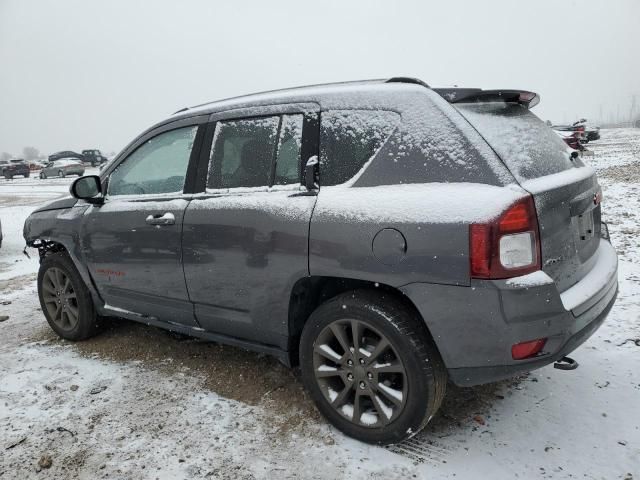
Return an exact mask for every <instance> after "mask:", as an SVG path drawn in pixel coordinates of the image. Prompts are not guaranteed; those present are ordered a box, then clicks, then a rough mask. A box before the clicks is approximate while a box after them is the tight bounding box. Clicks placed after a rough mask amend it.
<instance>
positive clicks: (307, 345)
mask: <svg viewBox="0 0 640 480" xmlns="http://www.w3.org/2000/svg"><path fill="white" fill-rule="evenodd" d="M345 319H349V320H345ZM354 320H355V321H356V322H357V323H360V324H364V325H365V329H366V328H367V327H366V326H367V325H368V326H370V328H371V329H372V331H376V330H377V331H378V332H379V333H380V335H381V336H384V337H386V340H387V341H388V342H389V343H390V347H392V351H390V352H388V353H387V355H391V356H392V357H394V360H393V363H396V364H397V363H398V362H397V360H399V361H400V364H401V365H402V367H403V369H404V371H403V373H402V383H403V384H404V383H405V382H406V385H404V386H403V388H404V392H405V393H403V395H402V398H401V400H403V401H404V404H403V405H402V406H401V407H399V411H398V412H396V413H393V416H391V417H389V419H383V417H382V415H383V412H382V409H379V408H378V407H377V406H374V407H375V409H376V410H378V412H377V414H378V417H377V418H378V420H377V421H376V422H378V423H380V425H379V426H377V425H378V423H376V424H375V425H374V426H365V425H364V424H363V422H362V421H361V420H362V419H363V418H365V417H364V415H365V414H367V415H370V413H368V412H367V411H365V410H363V413H362V414H361V416H360V418H359V419H358V420H359V421H358V422H356V421H354V418H353V416H354V414H353V408H355V403H354V406H352V413H351V419H349V418H347V416H346V413H348V411H347V412H345V410H344V406H343V407H341V410H340V408H339V405H338V406H336V407H334V406H332V404H331V400H330V398H329V397H331V396H332V394H334V398H336V396H337V397H341V396H342V393H340V394H336V392H335V391H332V389H331V388H328V389H327V388H325V387H323V386H322V385H321V382H322V381H323V380H324V379H323V378H320V379H318V378H316V374H317V372H316V367H315V366H314V362H317V361H318V360H317V359H318V358H321V359H322V360H324V358H323V357H321V356H319V350H318V348H316V347H320V346H318V345H316V340H318V339H319V338H320V337H321V336H322V335H326V333H324V332H327V329H328V328H329V329H331V327H330V325H334V326H335V325H337V324H338V323H336V322H353V321H354ZM344 331H346V332H347V334H348V335H349V333H348V328H347V329H345V330H344ZM336 339H337V337H336ZM351 339H352V340H351V341H352V342H353V335H351ZM361 340H362V341H360V340H358V345H365V340H366V337H363V338H362V339H361ZM314 349H315V350H314ZM357 350H361V348H358V349H357ZM376 350H377V347H376ZM340 351H344V353H343V355H342V357H344V356H345V355H346V356H349V354H348V353H347V352H346V349H344V348H343V349H341V350H340ZM354 352H355V349H351V356H352V359H353V360H352V361H356V358H355V356H354ZM334 353H335V352H334ZM396 357H397V358H396ZM373 361H374V360H372V362H373ZM329 362H331V361H329ZM335 363H336V365H337V368H338V369H339V370H340V371H341V372H342V371H346V370H343V367H342V365H339V364H338V362H335ZM384 366H385V365H384V364H382V363H378V362H377V361H376V365H369V366H363V367H362V368H364V369H371V368H374V369H375V368H379V367H384ZM300 368H301V370H302V379H303V382H304V384H305V387H306V388H307V390H308V391H309V392H310V395H311V397H312V398H313V400H314V401H315V403H316V406H317V407H318V409H319V410H320V412H321V413H322V414H323V415H324V416H325V418H327V420H329V422H331V423H332V424H333V425H334V426H335V427H336V428H338V429H339V430H341V431H342V432H344V433H345V434H347V435H349V436H351V437H354V438H356V439H358V440H361V441H363V442H366V443H373V444H391V443H397V442H400V441H401V440H403V439H405V438H408V437H411V436H413V435H415V434H416V433H417V432H418V431H420V430H421V429H422V428H424V427H425V425H426V424H427V423H428V422H429V420H431V418H432V417H433V416H434V415H435V413H436V411H437V410H438V409H439V408H440V404H441V403H442V399H443V398H444V394H445V391H446V385H447V371H446V368H445V367H444V364H443V362H442V359H441V357H440V354H439V352H438V350H437V347H436V346H435V343H434V342H433V339H432V338H431V336H430V335H429V333H428V331H427V329H426V326H425V325H424V323H423V320H422V319H421V318H419V317H418V315H417V314H416V313H415V312H414V311H413V310H412V309H411V308H408V307H407V306H405V305H404V304H403V303H402V302H401V301H399V300H398V299H397V298H396V297H395V296H393V295H390V294H387V293H384V292H377V291H370V290H354V291H351V292H347V293H344V294H341V295H338V296H336V297H334V298H332V299H330V300H328V301H327V302H325V303H323V304H322V305H320V306H319V307H318V308H317V309H316V310H315V311H314V312H313V313H312V314H311V316H310V317H309V319H308V321H307V323H306V324H305V326H304V329H303V331H302V336H301V339H300ZM345 368H349V367H345ZM322 371H323V372H326V369H324V370H322ZM318 372H320V368H319V369H318ZM340 375H341V377H338V379H339V382H340V384H344V385H345V389H347V382H346V381H345V380H344V378H342V374H340ZM357 375H363V372H362V369H360V372H359V373H357V374H356V380H357V378H358V377H357ZM366 375H370V373H366ZM379 375H380V374H378V373H376V377H375V383H377V384H378V387H379V386H380V383H382V382H379V380H381V379H382V377H380V376H379ZM350 377H351V379H353V378H354V375H350ZM332 378H336V377H332ZM360 378H362V377H360ZM368 378H372V377H368ZM405 379H406V380H405ZM364 380H365V383H366V378H365V379H364ZM332 381H334V380H332ZM362 383H363V382H359V385H361V388H365V387H362ZM387 384H388V385H389V383H388V382H387ZM371 385H374V380H371ZM338 388H339V387H338ZM366 388H369V384H367V387H366ZM387 388H388V387H387ZM387 388H385V390H387ZM352 389H353V391H354V392H359V393H357V395H362V396H363V397H365V399H366V398H367V394H366V393H364V392H366V391H365V390H362V391H360V390H358V389H357V387H356V386H355V385H353V386H352ZM325 390H329V391H328V392H327V391H325ZM371 392H372V394H371V395H369V396H368V398H369V400H371V403H370V405H373V400H374V397H376V396H377V395H378V393H380V392H381V390H380V389H378V390H377V393H376V391H375V390H373V388H372V390H371ZM345 398H346V397H345ZM356 398H357V397H356ZM379 400H380V399H379V398H378V399H377V401H379ZM365 402H366V400H365ZM361 408H363V409H364V407H361ZM372 408H373V407H371V406H370V410H369V412H373V411H374V410H372ZM394 408H395V407H394ZM359 410H360V409H359ZM341 412H342V413H341ZM385 413H386V412H385ZM382 420H386V421H388V422H389V423H387V424H386V425H383V424H382Z"/></svg>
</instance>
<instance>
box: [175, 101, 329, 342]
mask: <svg viewBox="0 0 640 480" xmlns="http://www.w3.org/2000/svg"><path fill="white" fill-rule="evenodd" d="M314 115H315V114H314ZM314 118H315V117H314V116H312V115H310V114H308V115H303V114H302V113H300V114H286V115H278V114H274V115H270V116H263V117H254V118H242V119H235V120H226V121H218V122H217V123H216V125H215V135H214V137H213V145H212V148H211V152H210V156H209V159H208V160H209V166H208V176H207V184H206V193H205V194H204V195H201V196H195V197H194V199H193V200H192V202H191V203H190V204H189V206H188V207H187V211H186V213H185V219H184V236H183V251H184V271H185V277H186V280H187V286H188V289H189V295H190V298H191V300H192V301H193V302H194V304H195V313H196V317H197V319H198V322H199V323H200V325H201V327H203V328H205V329H207V330H209V331H212V332H216V333H219V334H224V335H229V336H234V337H242V338H244V339H247V340H251V341H256V342H260V343H263V344H268V345H275V346H277V347H280V348H286V341H287V333H288V318H287V312H288V307H289V299H290V294H291V290H292V287H293V285H294V284H295V282H296V281H297V280H299V279H301V278H304V277H306V276H307V275H308V272H309V269H308V234H309V222H310V220H311V214H312V212H313V207H314V205H315V201H316V198H317V197H316V196H315V195H314V194H313V192H307V191H305V190H304V189H303V188H302V187H301V165H302V164H303V163H304V162H305V161H306V159H307V158H308V157H309V156H311V154H312V152H313V148H314V147H313V146H311V147H308V145H311V144H310V143H309V142H304V145H303V135H302V131H303V128H305V129H306V130H305V132H306V131H307V130H309V129H314V128H315V129H316V130H317V119H316V120H314ZM303 126H304V127H303ZM305 138H306V137H305ZM316 147H317V143H316Z"/></svg>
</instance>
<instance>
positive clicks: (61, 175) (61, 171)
mask: <svg viewBox="0 0 640 480" xmlns="http://www.w3.org/2000/svg"><path fill="white" fill-rule="evenodd" d="M64 175H65V174H64V170H58V176H59V177H60V178H64Z"/></svg>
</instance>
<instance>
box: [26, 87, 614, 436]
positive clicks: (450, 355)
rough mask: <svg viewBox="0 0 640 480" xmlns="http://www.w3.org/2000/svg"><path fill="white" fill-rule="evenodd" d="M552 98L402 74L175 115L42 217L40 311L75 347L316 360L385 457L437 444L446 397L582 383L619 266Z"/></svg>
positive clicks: (338, 413)
mask: <svg viewBox="0 0 640 480" xmlns="http://www.w3.org/2000/svg"><path fill="white" fill-rule="evenodd" d="M537 101H538V96H537V95H536V94H534V93H531V92H526V91H519V90H481V89H462V88H452V89H432V88H430V87H429V86H427V85H426V84H424V83H423V82H420V81H418V80H414V79H408V78H393V79H391V80H387V81H383V80H380V81H369V82H354V83H342V84H333V85H324V86H314V87H305V88H298V89H289V90H282V91H275V92H268V93H262V94H257V95H250V96H245V97H239V98H234V99H230V100H225V101H220V102H215V103H210V104H206V105H201V106H198V107H193V108H187V109H184V110H180V111H179V112H176V113H175V114H174V115H173V116H171V117H169V118H167V119H166V120H163V121H162V122H160V123H158V124H157V125H155V126H154V127H152V128H150V129H149V130H147V131H146V132H144V133H143V134H142V135H141V136H139V137H138V138H137V139H136V140H134V141H133V142H132V143H131V144H130V145H129V146H127V147H126V148H125V149H124V150H123V151H122V153H120V154H119V155H118V156H117V157H116V158H115V159H114V160H113V161H112V162H111V163H110V164H109V165H108V166H107V167H106V168H105V169H104V171H103V172H101V174H100V176H86V177H82V178H80V179H78V180H76V181H75V182H74V184H73V185H72V187H71V194H72V196H71V197H67V198H63V199H59V200H56V201H53V202H52V203H49V204H47V205H45V206H43V207H41V208H40V209H38V210H36V211H35V212H34V213H33V214H32V215H31V216H30V217H29V218H28V219H27V221H26V223H25V226H24V237H25V239H26V241H27V243H28V244H29V245H30V246H34V247H37V248H38V249H39V250H40V256H41V263H40V272H39V275H38V292H39V296H40V303H41V305H42V310H43V313H44V315H45V317H46V319H47V321H48V322H49V324H50V325H51V328H53V330H55V332H56V333H57V334H58V335H60V336H61V337H63V338H66V339H69V340H82V339H85V338H87V337H89V336H91V335H93V334H94V333H95V332H97V330H98V325H99V322H100V318H102V317H105V316H115V317H121V318H126V319H130V320H135V321H139V322H143V323H146V324H149V325H154V326H157V327H161V328H166V329H170V330H174V331H177V332H181V333H184V334H188V335H193V336H196V337H201V338H204V339H209V340H212V341H216V342H223V343H227V344H231V345H236V346H239V347H242V348H247V349H251V350H255V351H259V352H264V353H267V354H270V355H273V356H275V357H277V358H278V359H280V360H281V361H282V362H284V363H285V364H287V365H291V366H294V365H299V367H300V369H301V372H302V379H303V381H304V384H305V386H306V388H307V389H308V391H309V392H310V394H311V396H312V398H313V399H314V400H315V402H316V404H317V406H318V409H319V410H320V411H321V412H322V413H323V414H324V415H325V416H326V418H327V419H328V420H329V421H330V422H331V423H333V424H334V425H335V426H336V427H337V428H339V429H340V430H342V431H344V432H345V433H347V434H348V435H351V436H353V437H356V438H358V439H361V440H363V441H366V442H371V443H392V442H397V441H400V440H402V439H403V438H406V437H408V436H411V435H413V434H415V433H416V432H417V431H419V430H420V429H421V428H422V427H424V426H425V425H426V424H427V423H428V422H429V420H430V419H431V418H432V417H433V416H434V415H435V413H436V411H437V410H438V407H439V406H440V403H441V401H442V399H443V397H444V394H445V388H446V385H447V381H448V380H449V381H451V382H453V383H454V384H456V385H460V386H470V385H476V384H481V383H486V382H492V381H496V380H499V379H503V378H507V377H510V376H513V375H515V374H518V373H520V372H525V371H530V370H532V369H535V368H539V367H542V366H544V365H547V364H550V363H553V362H559V363H556V365H557V366H558V367H563V368H565V369H571V368H575V367H576V366H577V364H576V363H575V362H573V361H571V360H570V359H568V358H566V357H565V356H566V355H567V354H568V353H569V352H571V351H573V350H574V349H575V348H576V347H578V345H580V344H581V343H582V342H584V341H585V340H586V339H587V338H588V337H589V336H590V335H591V334H593V332H594V331H595V330H596V329H597V328H598V327H599V326H600V325H601V323H602V322H603V320H604V318H605V317H606V315H607V313H608V312H609V310H610V309H611V307H612V305H613V303H614V301H615V297H616V294H617V257H616V253H615V250H614V249H613V248H612V246H611V244H610V243H609V242H608V241H607V234H606V225H605V224H603V223H601V219H600V199H601V198H602V194H601V189H600V187H599V186H598V182H597V180H596V176H595V173H594V171H593V170H592V169H591V168H590V167H588V166H586V165H584V164H583V163H582V161H581V160H580V158H578V157H576V156H575V155H572V154H571V153H570V151H568V150H567V148H566V146H565V144H564V143H563V142H562V140H561V139H560V138H559V137H557V135H555V133H554V132H553V131H552V130H550V129H549V128H548V127H547V126H546V125H545V124H544V123H543V122H542V121H540V120H539V119H538V118H537V117H536V116H535V115H534V114H533V113H531V112H530V110H529V109H530V108H531V107H532V106H533V105H535V103H537ZM562 361H564V362H562Z"/></svg>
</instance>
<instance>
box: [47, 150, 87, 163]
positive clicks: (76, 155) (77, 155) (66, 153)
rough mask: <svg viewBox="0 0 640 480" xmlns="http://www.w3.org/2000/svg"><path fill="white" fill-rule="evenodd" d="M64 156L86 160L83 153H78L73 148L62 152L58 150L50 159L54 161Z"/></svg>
mask: <svg viewBox="0 0 640 480" xmlns="http://www.w3.org/2000/svg"><path fill="white" fill-rule="evenodd" d="M63 158H75V159H77V160H80V161H84V157H83V156H82V154H81V153H77V152H74V151H71V150H64V151H62V152H56V153H52V154H51V155H49V157H48V160H49V161H50V162H53V161H55V160H61V159H63Z"/></svg>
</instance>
